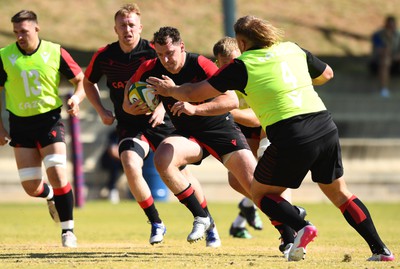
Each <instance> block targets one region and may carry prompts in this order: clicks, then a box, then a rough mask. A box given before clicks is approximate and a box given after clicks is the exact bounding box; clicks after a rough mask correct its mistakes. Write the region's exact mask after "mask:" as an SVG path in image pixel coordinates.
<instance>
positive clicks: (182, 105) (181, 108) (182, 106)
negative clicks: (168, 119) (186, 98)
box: [171, 101, 196, 116]
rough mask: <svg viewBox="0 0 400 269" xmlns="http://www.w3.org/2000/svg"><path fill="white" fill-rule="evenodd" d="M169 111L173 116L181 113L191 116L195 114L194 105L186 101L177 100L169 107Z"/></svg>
mask: <svg viewBox="0 0 400 269" xmlns="http://www.w3.org/2000/svg"><path fill="white" fill-rule="evenodd" d="M171 112H172V114H173V115H174V116H176V115H178V116H180V115H181V114H182V113H185V114H186V115H189V116H193V115H196V106H194V105H192V104H190V103H188V102H182V101H178V102H176V103H175V104H174V105H173V106H172V107H171Z"/></svg>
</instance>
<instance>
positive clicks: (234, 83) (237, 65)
mask: <svg viewBox="0 0 400 269" xmlns="http://www.w3.org/2000/svg"><path fill="white" fill-rule="evenodd" d="M247 79H248V76H247V69H246V66H245V64H244V63H243V61H241V60H239V59H234V61H233V62H232V63H230V64H228V65H225V66H224V67H222V68H221V69H219V70H218V71H217V73H215V74H214V75H213V76H212V77H211V78H209V79H208V83H210V84H211V86H213V87H214V88H215V89H217V90H218V91H220V92H226V91H228V90H237V91H240V92H243V93H244V88H246V85H247Z"/></svg>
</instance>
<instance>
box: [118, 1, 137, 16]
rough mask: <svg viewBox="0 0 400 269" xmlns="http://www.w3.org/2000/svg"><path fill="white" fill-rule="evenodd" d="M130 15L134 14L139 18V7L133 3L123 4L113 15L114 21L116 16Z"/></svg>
mask: <svg viewBox="0 0 400 269" xmlns="http://www.w3.org/2000/svg"><path fill="white" fill-rule="evenodd" d="M131 13H135V14H136V15H138V16H139V17H140V9H139V6H138V5H137V4H135V3H133V4H125V5H123V6H122V7H121V8H120V9H119V10H118V11H117V12H116V13H115V15H114V20H116V19H117V17H118V16H122V17H126V16H128V15H129V14H131Z"/></svg>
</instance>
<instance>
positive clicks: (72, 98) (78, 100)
mask: <svg viewBox="0 0 400 269" xmlns="http://www.w3.org/2000/svg"><path fill="white" fill-rule="evenodd" d="M69 99H71V100H72V101H74V102H75V103H77V104H79V102H80V99H79V97H78V96H76V95H72V96H71V97H70V98H69Z"/></svg>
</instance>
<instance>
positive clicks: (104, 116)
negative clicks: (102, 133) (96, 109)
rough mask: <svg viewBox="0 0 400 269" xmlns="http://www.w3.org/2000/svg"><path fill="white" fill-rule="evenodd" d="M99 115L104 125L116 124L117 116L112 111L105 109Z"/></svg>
mask: <svg viewBox="0 0 400 269" xmlns="http://www.w3.org/2000/svg"><path fill="white" fill-rule="evenodd" d="M99 115H100V118H101V121H102V122H103V124H104V125H112V124H113V123H114V120H115V116H114V114H113V113H112V111H110V110H107V109H104V110H103V112H102V113H99Z"/></svg>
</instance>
